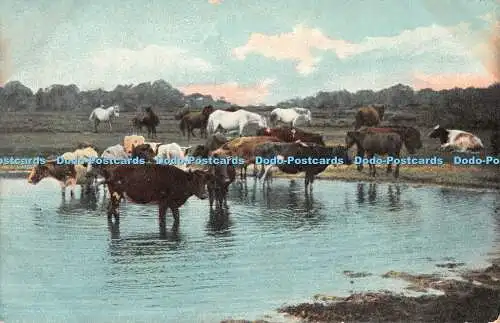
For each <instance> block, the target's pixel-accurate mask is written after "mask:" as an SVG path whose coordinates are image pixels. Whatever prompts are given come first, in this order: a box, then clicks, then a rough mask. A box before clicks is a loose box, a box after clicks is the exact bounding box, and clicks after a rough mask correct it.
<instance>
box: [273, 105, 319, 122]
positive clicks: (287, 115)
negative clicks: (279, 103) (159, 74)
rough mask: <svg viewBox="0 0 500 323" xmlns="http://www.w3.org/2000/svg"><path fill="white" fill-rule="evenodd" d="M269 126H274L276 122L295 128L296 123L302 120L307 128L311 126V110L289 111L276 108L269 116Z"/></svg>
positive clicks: (297, 108) (298, 109) (295, 109)
mask: <svg viewBox="0 0 500 323" xmlns="http://www.w3.org/2000/svg"><path fill="white" fill-rule="evenodd" d="M269 119H270V121H271V124H272V125H273V126H275V125H276V124H277V123H278V121H281V122H283V123H286V124H290V126H291V127H295V125H296V124H297V121H299V120H304V121H305V122H306V123H307V125H308V126H310V125H311V119H312V117H311V110H309V109H306V108H299V107H294V108H290V109H282V108H276V109H274V110H273V111H271V114H270V115H269Z"/></svg>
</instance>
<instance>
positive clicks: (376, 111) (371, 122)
mask: <svg viewBox="0 0 500 323" xmlns="http://www.w3.org/2000/svg"><path fill="white" fill-rule="evenodd" d="M384 113H385V105H379V104H377V105H371V106H368V107H362V108H360V109H359V110H358V112H357V113H356V116H355V121H354V130H358V129H359V128H361V127H362V126H367V127H374V126H378V125H379V124H380V121H382V120H383V119H384Z"/></svg>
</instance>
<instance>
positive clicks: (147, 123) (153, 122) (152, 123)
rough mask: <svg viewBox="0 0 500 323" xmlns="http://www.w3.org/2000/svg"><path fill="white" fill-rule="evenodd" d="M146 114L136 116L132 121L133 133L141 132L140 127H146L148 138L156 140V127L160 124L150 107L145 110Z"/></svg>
mask: <svg viewBox="0 0 500 323" xmlns="http://www.w3.org/2000/svg"><path fill="white" fill-rule="evenodd" d="M145 111H146V113H144V114H143V113H141V114H139V115H136V116H135V117H134V118H133V119H132V127H133V129H134V132H142V127H146V128H147V129H148V138H157V137H156V127H158V125H159V124H160V119H159V118H158V116H157V115H156V114H155V113H154V112H153V109H152V108H151V107H147V108H146V109H145Z"/></svg>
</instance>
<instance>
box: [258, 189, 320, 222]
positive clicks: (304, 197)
mask: <svg viewBox="0 0 500 323" xmlns="http://www.w3.org/2000/svg"><path fill="white" fill-rule="evenodd" d="M261 195H262V198H263V199H264V203H265V206H266V208H268V209H270V210H284V209H286V210H293V211H294V212H295V213H303V214H304V215H308V216H312V215H314V214H316V213H317V212H318V211H319V210H321V209H323V208H324V205H323V204H322V203H321V202H320V201H319V200H315V199H314V193H313V192H306V191H304V189H303V188H301V186H300V184H299V183H297V181H295V180H290V181H289V185H288V187H287V186H285V185H275V186H273V187H270V188H269V189H263V190H261Z"/></svg>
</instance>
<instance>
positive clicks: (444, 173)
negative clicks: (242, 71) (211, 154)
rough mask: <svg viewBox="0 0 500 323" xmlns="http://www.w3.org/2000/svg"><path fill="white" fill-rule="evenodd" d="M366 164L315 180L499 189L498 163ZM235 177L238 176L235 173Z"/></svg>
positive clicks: (334, 169) (16, 169) (7, 168)
mask: <svg viewBox="0 0 500 323" xmlns="http://www.w3.org/2000/svg"><path fill="white" fill-rule="evenodd" d="M31 167H32V166H28V165H18V166H16V165H0V174H2V173H4V174H27V173H29V172H30V168H31ZM367 169H368V168H367V167H365V169H363V171H362V172H358V171H357V170H356V167H355V166H354V165H348V166H347V165H339V166H329V167H328V168H327V169H326V170H325V171H324V172H322V173H321V174H319V175H318V176H317V177H316V178H317V179H318V180H341V181H346V182H358V181H363V182H370V183H392V184H396V183H397V184H401V183H404V184H408V185H412V186H415V187H419V186H424V185H425V186H438V187H449V188H462V189H474V190H494V191H497V190H500V166H490V167H481V166H479V167H467V166H450V165H441V166H408V167H401V168H400V176H399V178H397V179H395V178H394V177H393V175H392V174H386V171H385V169H383V168H382V167H377V176H376V177H375V178H373V177H370V176H369V175H368V172H367ZM247 173H248V177H253V176H252V174H253V167H252V166H251V167H249V169H248V172H247ZM238 177H239V176H238ZM273 177H275V178H287V179H303V178H304V174H303V173H300V174H285V173H282V172H280V171H276V172H273Z"/></svg>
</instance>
